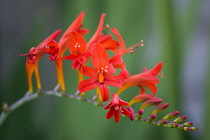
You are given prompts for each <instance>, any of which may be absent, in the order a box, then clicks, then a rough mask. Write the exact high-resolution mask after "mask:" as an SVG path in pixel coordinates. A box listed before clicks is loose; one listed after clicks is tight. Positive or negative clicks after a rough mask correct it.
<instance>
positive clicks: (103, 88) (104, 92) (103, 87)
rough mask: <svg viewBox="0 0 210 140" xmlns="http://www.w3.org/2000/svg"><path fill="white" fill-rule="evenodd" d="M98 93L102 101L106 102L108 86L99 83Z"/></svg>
mask: <svg viewBox="0 0 210 140" xmlns="http://www.w3.org/2000/svg"><path fill="white" fill-rule="evenodd" d="M100 93H101V99H102V102H106V101H108V100H109V88H108V86H107V85H105V84H100Z"/></svg>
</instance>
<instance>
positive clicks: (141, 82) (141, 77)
mask: <svg viewBox="0 0 210 140" xmlns="http://www.w3.org/2000/svg"><path fill="white" fill-rule="evenodd" d="M162 65H163V63H162V62H159V63H158V64H157V65H156V66H154V67H153V68H152V69H150V70H146V69H145V70H144V72H142V73H140V74H136V75H133V76H130V77H128V78H127V79H125V80H124V82H123V84H122V88H119V89H118V91H117V92H116V93H117V94H118V95H119V94H120V93H121V92H122V91H124V90H125V89H127V88H129V87H132V86H138V87H139V88H140V89H141V90H140V94H144V93H146V89H145V88H144V87H147V88H149V89H150V91H151V92H152V94H153V95H155V94H156V92H157V87H156V84H158V83H159V79H158V78H157V77H156V76H157V75H160V76H162V75H161V73H160V71H161V69H162Z"/></svg>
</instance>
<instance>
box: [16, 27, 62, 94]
mask: <svg viewBox="0 0 210 140" xmlns="http://www.w3.org/2000/svg"><path fill="white" fill-rule="evenodd" d="M60 33H61V30H57V31H55V32H54V33H52V34H51V35H50V36H48V37H47V38H46V39H45V40H44V41H42V42H41V43H40V44H39V45H38V46H37V47H36V48H35V47H32V48H31V49H30V50H29V52H28V53H26V54H22V55H20V56H26V55H27V59H26V73H27V79H28V86H29V91H30V92H32V91H33V84H32V74H33V72H35V76H36V82H37V88H38V89H41V81H40V76H39V70H38V62H39V60H40V58H41V57H42V56H43V55H44V54H45V46H46V45H47V44H48V42H49V41H51V40H53V39H56V38H57V37H58V35H59V34H60Z"/></svg>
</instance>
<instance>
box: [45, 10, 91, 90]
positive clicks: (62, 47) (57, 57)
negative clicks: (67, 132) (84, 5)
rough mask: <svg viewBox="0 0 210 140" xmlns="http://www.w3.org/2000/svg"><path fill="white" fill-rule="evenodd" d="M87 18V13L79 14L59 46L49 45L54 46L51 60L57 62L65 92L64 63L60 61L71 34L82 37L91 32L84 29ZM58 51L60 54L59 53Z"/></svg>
mask: <svg viewBox="0 0 210 140" xmlns="http://www.w3.org/2000/svg"><path fill="white" fill-rule="evenodd" d="M84 17H85V12H84V11H83V12H81V13H80V14H79V16H78V17H77V18H76V19H75V20H74V21H73V23H72V24H71V25H70V26H69V27H68V29H67V30H66V31H65V32H64V34H63V35H62V36H61V38H60V40H59V42H58V44H57V43H55V42H53V41H52V42H53V43H52V44H48V45H49V46H50V45H54V46H55V47H54V49H53V50H51V51H50V52H51V54H50V56H49V57H50V59H51V60H52V59H53V60H55V64H56V72H57V78H58V84H59V85H60V86H61V89H62V90H65V84H64V77H63V62H62V60H61V59H60V58H61V57H62V56H63V54H64V52H65V51H66V49H67V47H68V40H69V36H70V34H71V32H73V31H75V32H78V33H80V34H82V35H84V34H86V33H88V32H89V30H88V29H82V22H83V19H84ZM57 47H58V48H59V49H55V48H57ZM57 51H58V52H57ZM46 52H48V53H49V48H48V47H47V48H46Z"/></svg>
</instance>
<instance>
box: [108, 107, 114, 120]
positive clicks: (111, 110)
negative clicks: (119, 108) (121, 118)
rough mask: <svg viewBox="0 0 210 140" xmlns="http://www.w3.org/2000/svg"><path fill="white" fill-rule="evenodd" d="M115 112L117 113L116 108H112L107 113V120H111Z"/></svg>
mask: <svg viewBox="0 0 210 140" xmlns="http://www.w3.org/2000/svg"><path fill="white" fill-rule="evenodd" d="M114 112H115V108H114V107H111V108H110V109H109V111H108V112H107V114H106V118H107V119H111V118H112V116H113V115H114Z"/></svg>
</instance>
